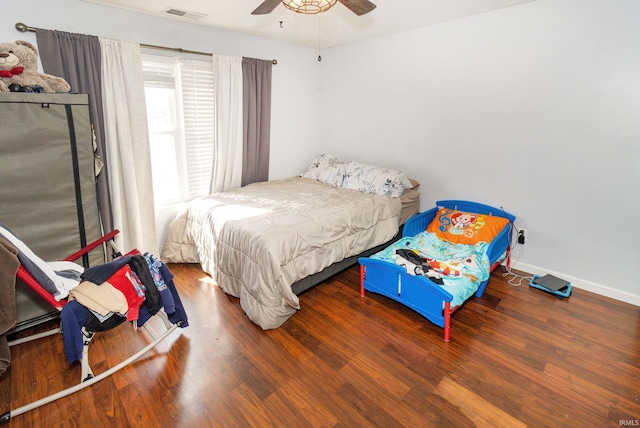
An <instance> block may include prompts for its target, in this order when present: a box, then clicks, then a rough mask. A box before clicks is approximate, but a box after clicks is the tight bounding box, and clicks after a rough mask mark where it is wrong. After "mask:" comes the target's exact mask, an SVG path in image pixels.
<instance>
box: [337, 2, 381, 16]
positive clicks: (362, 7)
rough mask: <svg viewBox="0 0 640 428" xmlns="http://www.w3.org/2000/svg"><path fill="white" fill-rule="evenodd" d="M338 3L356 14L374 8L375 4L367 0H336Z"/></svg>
mask: <svg viewBox="0 0 640 428" xmlns="http://www.w3.org/2000/svg"><path fill="white" fill-rule="evenodd" d="M338 1H339V2H340V3H342V4H343V5H345V6H346V7H348V8H349V9H350V10H351V12H353V13H355V14H356V15H358V16H360V15H364V14H365V13H369V12H371V11H372V10H373V9H375V8H376V5H375V4H373V3H371V2H370V1H369V0H338Z"/></svg>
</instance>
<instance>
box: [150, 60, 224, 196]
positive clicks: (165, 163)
mask: <svg viewBox="0 0 640 428" xmlns="http://www.w3.org/2000/svg"><path fill="white" fill-rule="evenodd" d="M142 71H143V73H144V82H145V85H144V86H145V97H146V103H147V120H148V124H149V142H150V145H151V163H152V172H153V193H154V199H155V201H156V204H157V205H162V204H167V203H171V202H177V201H184V200H187V199H191V198H194V197H197V196H202V195H205V194H207V193H209V188H210V183H211V175H212V171H213V161H214V144H215V98H214V86H213V85H214V81H213V69H212V64H211V61H205V60H194V59H184V58H170V57H163V56H155V55H143V56H142Z"/></svg>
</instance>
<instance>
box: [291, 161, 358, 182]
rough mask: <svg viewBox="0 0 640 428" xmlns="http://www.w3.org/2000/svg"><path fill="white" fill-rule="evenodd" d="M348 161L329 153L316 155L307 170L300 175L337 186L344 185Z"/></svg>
mask: <svg viewBox="0 0 640 428" xmlns="http://www.w3.org/2000/svg"><path fill="white" fill-rule="evenodd" d="M347 164H348V162H345V161H341V160H339V159H338V158H337V157H335V156H332V155H327V154H322V155H318V156H316V158H315V159H314V160H313V162H312V163H311V165H309V168H308V169H307V171H306V172H304V173H302V174H300V177H306V178H313V179H315V180H318V181H322V182H323V183H327V184H331V185H333V186H336V187H340V186H341V185H342V180H343V179H344V175H345V173H346V171H347Z"/></svg>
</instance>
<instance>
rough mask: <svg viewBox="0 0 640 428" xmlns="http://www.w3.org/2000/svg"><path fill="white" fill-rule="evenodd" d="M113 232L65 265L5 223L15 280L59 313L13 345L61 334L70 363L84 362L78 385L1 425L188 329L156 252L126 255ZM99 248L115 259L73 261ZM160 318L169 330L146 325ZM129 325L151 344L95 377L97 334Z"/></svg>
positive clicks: (62, 394)
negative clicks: (54, 323) (92, 347)
mask: <svg viewBox="0 0 640 428" xmlns="http://www.w3.org/2000/svg"><path fill="white" fill-rule="evenodd" d="M118 233H119V232H118V231H117V230H114V231H112V232H110V233H108V234H106V235H105V236H103V237H102V238H100V239H98V240H96V241H94V242H92V243H91V244H89V245H87V246H86V247H84V248H82V249H80V250H79V251H77V252H76V253H74V254H71V255H70V256H68V257H67V258H65V259H64V260H63V261H61V262H50V263H47V262H44V261H42V260H41V259H40V258H38V257H37V256H36V255H35V254H33V253H32V252H31V250H29V249H28V247H27V246H26V245H25V244H24V243H23V242H22V241H20V240H19V239H18V238H17V237H16V236H15V235H13V233H12V232H11V231H9V230H8V229H6V228H4V227H2V225H0V237H1V238H3V239H4V240H5V241H8V242H9V243H11V244H12V245H13V246H15V248H16V249H17V250H18V255H17V257H18V259H19V262H20V266H19V267H18V271H17V274H16V276H17V277H18V278H19V279H21V280H22V281H23V282H24V283H25V284H26V285H27V286H29V287H30V288H31V289H33V290H34V291H35V292H36V293H37V294H38V295H39V296H41V297H42V298H43V299H44V300H45V301H46V302H47V303H49V304H50V305H51V306H52V307H54V308H56V309H58V310H59V311H60V327H59V328H55V329H53V330H49V331H46V332H44V333H38V334H35V335H32V336H29V337H25V338H22V339H18V340H14V341H12V342H9V346H15V345H18V344H21V343H25V342H28V341H31V340H34V339H39V338H42V337H46V336H50V335H53V334H57V333H62V338H63V342H64V351H65V356H66V359H67V362H68V363H69V364H72V363H74V362H76V361H80V362H81V364H82V374H81V379H80V382H79V384H77V385H75V386H73V387H70V388H67V389H65V390H63V391H61V392H58V393H55V394H52V395H50V396H48V397H45V398H42V399H40V400H38V401H35V402H33V403H31V404H28V405H25V406H22V407H20V408H18V409H15V410H11V411H9V412H6V413H5V414H3V415H0V423H3V422H7V421H9V420H10V419H11V417H12V416H17V415H20V414H23V413H25V412H27V411H29V410H33V409H35V408H37V407H40V406H42V405H44V404H48V403H51V402H53V401H55V400H57V399H59V398H62V397H65V396H67V395H69V394H72V393H74V392H77V391H79V390H81V389H84V388H86V387H88V386H91V385H93V384H94V383H97V382H99V381H101V380H102V379H105V378H106V377H108V376H110V375H112V374H113V373H115V372H117V371H118V370H120V369H122V368H124V367H126V366H127V365H129V364H131V363H133V362H134V361H136V360H137V359H139V358H140V357H141V356H142V355H144V354H145V353H146V352H148V351H149V350H151V349H153V348H154V347H156V346H157V345H158V344H159V343H160V342H162V341H163V340H164V339H165V338H166V337H167V336H169V335H170V334H171V333H172V332H173V331H174V330H175V329H176V328H178V327H180V328H184V327H187V326H188V325H189V324H188V320H187V315H186V312H185V310H184V307H183V305H182V302H181V300H180V296H179V295H178V292H177V290H176V287H175V284H174V283H173V275H172V274H171V272H170V271H169V269H168V268H167V267H166V265H164V263H162V262H161V261H160V260H159V259H157V258H155V257H154V256H153V255H152V254H149V253H144V254H143V253H141V252H140V251H138V250H132V251H130V252H129V253H127V254H125V255H122V254H121V253H120V252H119V250H118V249H117V247H116V246H115V244H114V242H113V238H114V237H115V236H116V235H117V234H118ZM100 246H107V247H109V248H110V249H111V255H112V258H113V261H111V262H107V263H104V264H100V265H98V266H92V267H90V268H88V269H84V268H83V267H82V266H80V265H77V264H75V263H73V261H75V260H77V259H79V258H81V257H83V256H85V255H86V254H87V253H89V252H90V251H92V250H93V249H95V248H98V247H100ZM154 316H156V317H159V318H160V319H161V320H162V322H163V324H164V327H165V331H164V332H162V333H161V334H158V333H156V332H155V331H154V330H153V329H152V328H151V327H150V326H149V325H148V324H147V323H146V322H147V321H148V320H149V319H151V318H152V317H154ZM126 322H130V323H131V324H132V325H133V327H134V329H137V327H138V326H141V327H143V328H144V329H145V330H146V331H147V332H148V333H149V334H150V336H151V338H152V341H151V343H149V344H148V345H147V346H145V347H144V348H143V349H141V350H139V351H138V352H136V353H135V354H133V355H131V356H130V357H129V358H127V359H126V360H124V361H122V362H121V363H120V364H118V365H116V366H114V367H112V368H110V369H109V370H106V371H104V372H103V373H100V374H98V375H94V373H93V371H92V370H91V367H90V366H89V344H90V343H91V340H92V339H93V337H94V336H95V334H96V333H98V332H101V331H106V330H109V329H111V328H114V327H116V326H118V325H120V324H123V323H126Z"/></svg>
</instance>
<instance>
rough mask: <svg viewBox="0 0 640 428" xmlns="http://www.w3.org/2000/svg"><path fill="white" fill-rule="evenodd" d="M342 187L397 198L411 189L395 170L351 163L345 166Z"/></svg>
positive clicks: (403, 175)
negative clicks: (345, 170)
mask: <svg viewBox="0 0 640 428" xmlns="http://www.w3.org/2000/svg"><path fill="white" fill-rule="evenodd" d="M342 187H344V188H346V189H351V190H357V191H359V192H364V193H371V194H374V195H383V196H391V197H394V198H397V197H399V196H400V195H402V192H403V191H404V190H405V189H410V188H412V187H413V184H412V183H411V181H410V180H409V177H408V176H407V175H406V174H405V173H404V172H401V171H398V170H397V169H393V168H383V167H379V166H375V165H367V164H363V163H359V162H354V161H351V162H349V164H348V165H347V172H346V175H345V177H344V180H343V181H342Z"/></svg>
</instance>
